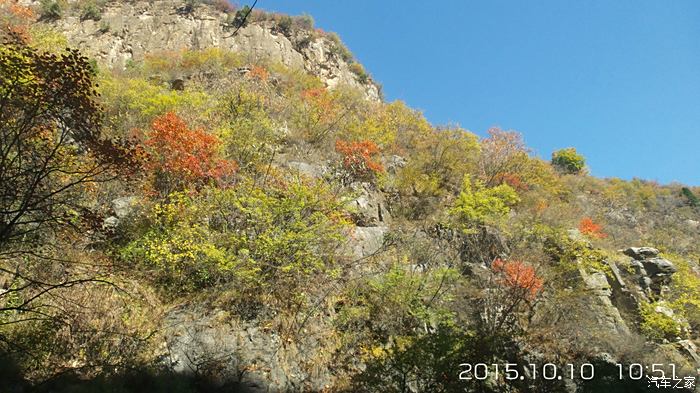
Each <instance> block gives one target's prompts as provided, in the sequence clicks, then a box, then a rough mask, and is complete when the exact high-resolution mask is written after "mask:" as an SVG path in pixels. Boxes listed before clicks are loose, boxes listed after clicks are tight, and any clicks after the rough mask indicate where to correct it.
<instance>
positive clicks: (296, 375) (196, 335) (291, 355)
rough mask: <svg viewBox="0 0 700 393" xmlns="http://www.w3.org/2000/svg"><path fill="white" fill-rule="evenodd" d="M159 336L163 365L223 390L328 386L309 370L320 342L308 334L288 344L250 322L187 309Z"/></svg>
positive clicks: (326, 376) (325, 374)
mask: <svg viewBox="0 0 700 393" xmlns="http://www.w3.org/2000/svg"><path fill="white" fill-rule="evenodd" d="M164 333H165V340H166V342H165V350H164V354H163V357H162V359H163V363H164V365H165V366H166V367H168V368H170V369H171V370H173V371H174V372H176V373H180V374H185V375H196V376H199V377H203V378H206V379H207V380H208V381H210V382H212V383H213V384H214V385H218V386H219V387H222V388H224V390H222V391H236V392H238V391H243V392H251V393H272V392H291V391H295V392H296V391H322V390H324V389H327V388H328V387H329V386H331V385H332V380H331V373H330V371H329V370H328V369H326V368H323V367H316V366H313V360H314V356H316V355H317V351H318V350H319V345H320V343H319V341H318V340H317V339H316V338H315V337H314V335H313V334H312V333H310V334H308V335H307V337H304V338H302V339H300V340H299V341H298V342H297V343H296V346H292V345H288V343H286V342H285V340H283V339H282V338H281V337H280V336H279V335H277V334H276V333H274V332H271V331H268V330H265V329H262V328H260V327H259V326H258V324H257V323H255V322H241V321H238V320H234V319H231V318H229V316H228V313H226V312H224V311H221V310H218V311H217V310H212V312H205V311H203V310H198V309H197V308H195V307H191V306H190V307H183V308H179V309H176V310H174V311H172V312H171V313H170V314H169V315H168V316H167V318H166V320H165V326H164ZM309 365H312V366H309ZM227 389H231V390H227Z"/></svg>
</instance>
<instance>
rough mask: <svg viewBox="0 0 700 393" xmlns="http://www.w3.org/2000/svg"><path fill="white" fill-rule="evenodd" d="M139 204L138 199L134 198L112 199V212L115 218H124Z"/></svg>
mask: <svg viewBox="0 0 700 393" xmlns="http://www.w3.org/2000/svg"><path fill="white" fill-rule="evenodd" d="M138 202H139V198H138V197H135V196H126V197H121V198H117V199H114V200H113V201H112V211H113V212H114V215H115V216H116V218H119V219H121V218H124V217H126V216H128V215H129V214H131V212H133V211H134V208H135V207H136V205H137V204H138Z"/></svg>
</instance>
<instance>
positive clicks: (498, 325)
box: [483, 258, 544, 335]
mask: <svg viewBox="0 0 700 393" xmlns="http://www.w3.org/2000/svg"><path fill="white" fill-rule="evenodd" d="M491 271H492V272H493V273H494V274H493V281H490V282H494V283H495V284H496V285H495V286H493V287H490V288H488V290H487V291H485V296H484V303H483V310H484V311H483V318H484V320H483V321H484V323H485V325H484V328H485V332H488V333H489V334H493V335H498V334H504V333H506V334H510V333H512V332H513V331H515V330H517V329H519V328H521V327H522V326H521V325H520V323H519V318H518V315H519V313H520V312H521V311H523V309H524V308H528V307H529V310H530V312H532V307H531V305H532V303H533V301H535V299H536V298H537V296H538V295H539V294H540V292H541V291H542V288H543V285H544V282H543V280H542V278H540V277H539V276H538V275H537V272H536V271H535V268H534V267H533V266H532V265H529V264H527V263H524V262H522V261H518V260H511V261H506V260H503V259H500V258H499V259H496V260H494V261H493V262H492V263H491ZM523 306H526V307H523Z"/></svg>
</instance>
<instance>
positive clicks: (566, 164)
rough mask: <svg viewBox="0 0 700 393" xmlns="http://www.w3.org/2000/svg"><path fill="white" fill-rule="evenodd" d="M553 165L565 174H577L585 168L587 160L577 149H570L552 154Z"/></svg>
mask: <svg viewBox="0 0 700 393" xmlns="http://www.w3.org/2000/svg"><path fill="white" fill-rule="evenodd" d="M552 165H553V166H554V167H555V168H557V169H558V170H559V171H561V172H563V173H567V174H577V173H581V171H582V170H583V168H584V167H585V165H586V160H585V159H584V158H583V156H582V155H580V154H578V153H577V152H576V149H574V148H573V147H569V148H566V149H561V150H557V151H555V152H554V153H552Z"/></svg>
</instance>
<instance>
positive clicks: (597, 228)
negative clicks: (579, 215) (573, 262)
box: [578, 217, 608, 239]
mask: <svg viewBox="0 0 700 393" xmlns="http://www.w3.org/2000/svg"><path fill="white" fill-rule="evenodd" d="M578 230H579V232H581V233H582V234H583V235H585V236H588V237H591V238H594V239H604V238H606V237H608V235H607V234H606V233H605V232H603V227H602V226H601V225H599V224H596V223H595V222H593V220H592V219H591V218H590V217H585V218H583V219H581V221H580V222H579V223H578Z"/></svg>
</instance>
